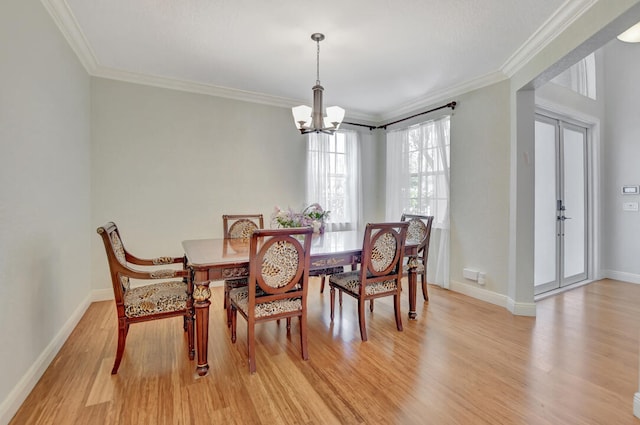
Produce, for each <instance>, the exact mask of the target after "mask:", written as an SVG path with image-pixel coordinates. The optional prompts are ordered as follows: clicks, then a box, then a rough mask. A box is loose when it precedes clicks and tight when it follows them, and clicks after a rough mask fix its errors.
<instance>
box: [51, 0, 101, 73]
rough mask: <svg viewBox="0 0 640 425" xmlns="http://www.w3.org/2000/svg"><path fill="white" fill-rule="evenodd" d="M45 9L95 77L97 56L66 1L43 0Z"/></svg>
mask: <svg viewBox="0 0 640 425" xmlns="http://www.w3.org/2000/svg"><path fill="white" fill-rule="evenodd" d="M41 3H42V5H43V6H44V8H45V9H46V10H47V12H49V15H51V18H52V19H53V22H55V24H56V25H57V27H58V29H59V30H60V32H62V35H63V36H64V38H65V39H66V40H67V43H69V46H71V49H73V51H74V52H75V54H76V56H77V57H78V59H79V60H80V63H82V66H84V69H85V70H86V71H87V73H88V74H89V75H93V73H94V72H95V70H96V69H97V68H98V66H99V65H98V61H97V60H96V55H95V54H94V53H93V50H92V49H91V46H90V45H89V42H88V41H87V39H86V37H85V36H84V33H83V32H82V29H81V28H80V25H78V21H77V20H76V17H75V16H74V15H73V12H71V8H69V5H68V4H67V2H66V1H65V0H41Z"/></svg>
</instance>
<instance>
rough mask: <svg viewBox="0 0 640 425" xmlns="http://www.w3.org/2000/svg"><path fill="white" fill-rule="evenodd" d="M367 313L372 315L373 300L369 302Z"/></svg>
mask: <svg viewBox="0 0 640 425" xmlns="http://www.w3.org/2000/svg"><path fill="white" fill-rule="evenodd" d="M369 311H370V312H372V313H373V300H372V299H371V300H369Z"/></svg>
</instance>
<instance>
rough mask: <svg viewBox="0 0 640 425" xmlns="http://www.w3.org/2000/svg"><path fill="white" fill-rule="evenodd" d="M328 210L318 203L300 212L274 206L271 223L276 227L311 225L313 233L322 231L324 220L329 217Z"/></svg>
mask: <svg viewBox="0 0 640 425" xmlns="http://www.w3.org/2000/svg"><path fill="white" fill-rule="evenodd" d="M329 213H330V211H325V210H324V209H322V207H321V206H320V204H318V203H313V204H311V205H309V206H308V207H307V208H305V209H304V210H302V212H296V211H294V210H292V209H291V208H289V209H287V210H286V211H285V210H282V209H280V208H279V207H275V209H274V210H273V215H272V216H271V221H272V223H273V224H274V225H275V226H277V227H306V226H310V227H313V231H314V232H315V233H323V232H324V222H325V220H328V219H329Z"/></svg>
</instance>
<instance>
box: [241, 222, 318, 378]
mask: <svg viewBox="0 0 640 425" xmlns="http://www.w3.org/2000/svg"><path fill="white" fill-rule="evenodd" d="M311 234H312V229H311V228H310V227H297V228H286V229H269V230H267V229H262V230H256V231H254V232H253V234H252V235H251V242H250V245H249V281H248V285H247V286H245V287H241V288H235V289H232V290H231V292H230V294H229V302H230V304H231V341H232V342H233V343H235V342H236V326H237V316H238V312H240V314H241V315H242V317H244V318H245V319H246V320H247V345H248V360H249V372H250V373H254V372H255V371H256V354H255V325H256V323H262V322H266V321H270V320H280V319H282V318H286V319H287V321H288V322H289V321H290V320H291V318H292V317H298V318H299V319H300V347H301V351H302V358H303V359H304V360H308V358H309V354H308V350H307V283H308V279H309V264H310V249H311ZM288 329H289V327H287V332H288Z"/></svg>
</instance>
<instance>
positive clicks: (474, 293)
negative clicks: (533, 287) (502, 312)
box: [449, 280, 536, 316]
mask: <svg viewBox="0 0 640 425" xmlns="http://www.w3.org/2000/svg"><path fill="white" fill-rule="evenodd" d="M449 289H450V290H452V291H455V292H459V293H461V294H464V295H468V296H470V297H472V298H475V299H478V300H481V301H485V302H488V303H491V304H495V305H498V306H500V307H504V308H506V309H507V310H509V311H510V312H511V313H512V314H515V315H516V316H535V315H536V304H535V303H516V302H514V301H513V300H512V299H511V298H509V297H507V296H506V295H502V294H498V293H497V292H493V291H488V290H486V289H484V288H479V287H477V286H473V285H469V284H466V283H462V282H458V281H454V280H451V281H449Z"/></svg>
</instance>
